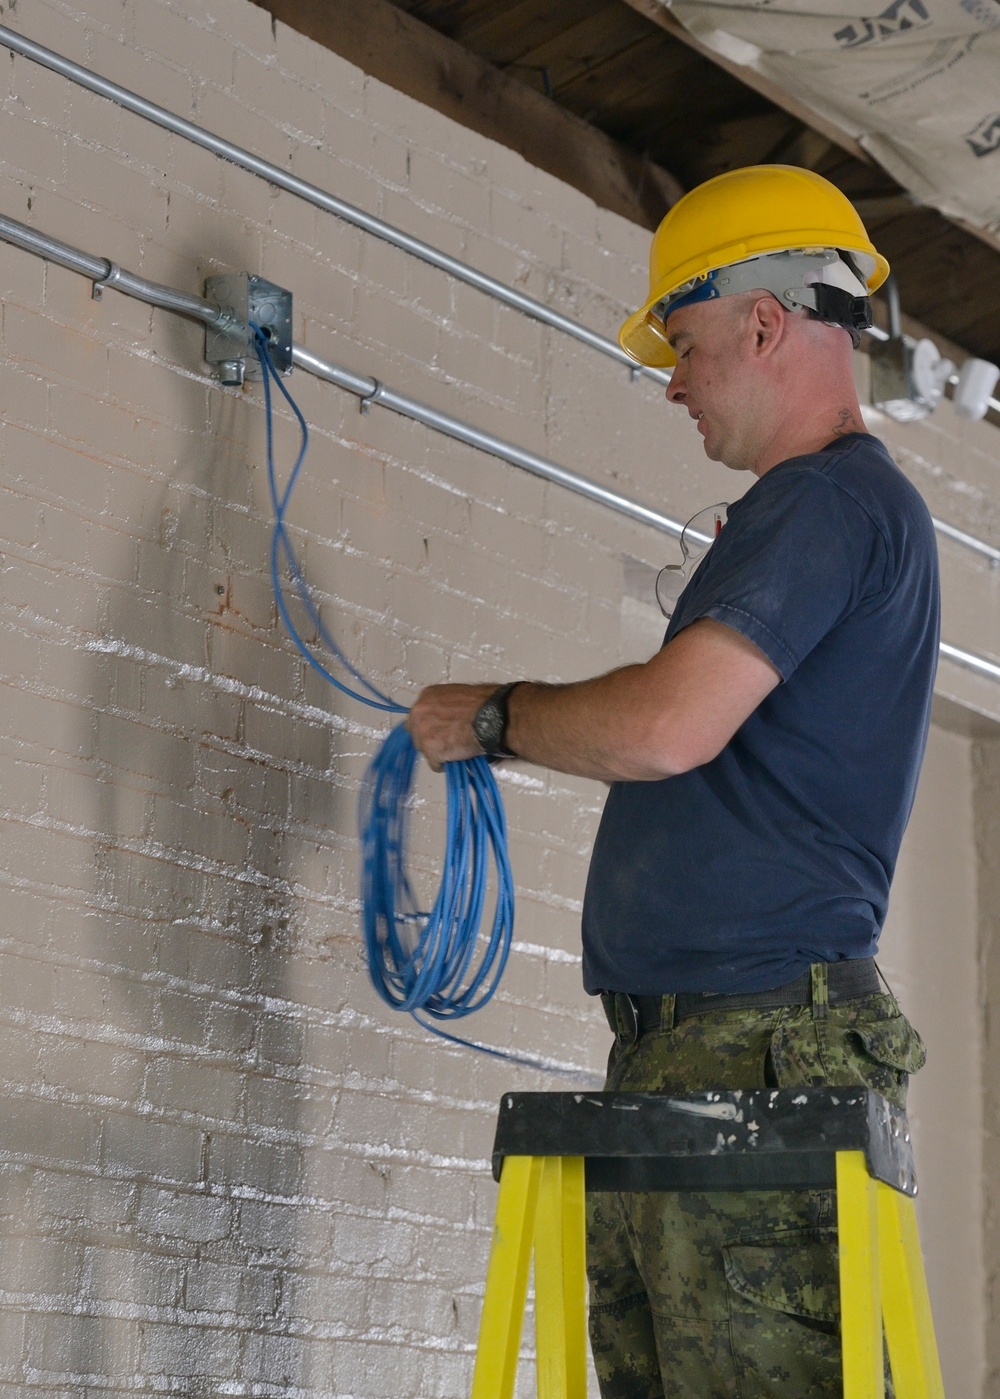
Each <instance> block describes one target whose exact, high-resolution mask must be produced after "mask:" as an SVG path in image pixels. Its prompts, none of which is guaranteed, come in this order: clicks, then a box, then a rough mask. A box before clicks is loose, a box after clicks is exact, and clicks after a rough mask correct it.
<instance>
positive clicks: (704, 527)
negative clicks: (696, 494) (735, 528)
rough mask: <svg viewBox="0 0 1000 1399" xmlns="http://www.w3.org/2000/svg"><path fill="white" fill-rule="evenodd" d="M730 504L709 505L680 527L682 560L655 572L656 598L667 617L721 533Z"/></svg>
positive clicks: (723, 502) (724, 502) (672, 613)
mask: <svg viewBox="0 0 1000 1399" xmlns="http://www.w3.org/2000/svg"><path fill="white" fill-rule="evenodd" d="M728 509H729V505H728V503H727V502H726V501H722V502H721V503H720V504H719V505H706V507H705V509H704V510H699V511H698V513H697V515H692V516H691V518H690V520H688V522H687V524H686V525H685V526H684V528H683V529H682V530H681V555H682V557H683V562H682V563H668V564H667V565H666V567H665V568H661V569H660V571H659V573H658V574H657V575H656V601H657V602H658V603H659V604H660V611H661V612H662V613H663V615H664V617H672V616H673V615H674V608H675V607H676V606H677V600H678V598H679V597H680V595H681V593H682V592H683V591H684V589H685V588H686V587H687V584H688V579H689V578H690V577H691V575H692V573H693V572H694V571H695V569H696V568H697V567H698V565H699V564H700V563H701V561H702V559H703V558H704V557H705V555H706V554H707V553H708V551H709V549H711V547H712V545H713V544H714V543H715V541H716V540H717V539H718V537H719V535H720V534H721V533H722V527H723V525H724V524H725V523H726V512H727V511H728Z"/></svg>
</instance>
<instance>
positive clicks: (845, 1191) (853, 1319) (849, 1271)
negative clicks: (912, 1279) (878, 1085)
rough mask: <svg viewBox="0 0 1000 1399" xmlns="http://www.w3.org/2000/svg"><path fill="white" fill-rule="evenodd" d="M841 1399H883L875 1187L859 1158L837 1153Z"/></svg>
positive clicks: (858, 1153) (854, 1154) (860, 1154)
mask: <svg viewBox="0 0 1000 1399" xmlns="http://www.w3.org/2000/svg"><path fill="white" fill-rule="evenodd" d="M837 1232H838V1245H839V1255H840V1337H841V1349H842V1352H843V1364H844V1399H885V1365H884V1360H883V1355H882V1299H881V1286H880V1279H879V1257H878V1212H877V1204H876V1192H875V1182H874V1180H872V1178H871V1176H870V1175H869V1174H868V1167H867V1165H866V1164H865V1158H864V1153H863V1152H861V1151H838V1152H837Z"/></svg>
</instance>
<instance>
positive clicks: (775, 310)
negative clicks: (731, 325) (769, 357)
mask: <svg viewBox="0 0 1000 1399" xmlns="http://www.w3.org/2000/svg"><path fill="white" fill-rule="evenodd" d="M785 316H786V312H785V308H784V307H783V306H782V305H781V303H780V302H779V301H778V299H777V297H774V296H771V295H770V294H768V295H767V296H761V297H758V298H757V300H756V301H755V302H754V304H753V307H752V309H751V312H750V325H751V330H752V332H753V344H754V349H755V350H756V351H757V353H758V354H770V353H771V351H772V350H774V349H775V348H776V347H777V345H778V344H779V343H780V341H781V340H782V339H783V338H784V333H785Z"/></svg>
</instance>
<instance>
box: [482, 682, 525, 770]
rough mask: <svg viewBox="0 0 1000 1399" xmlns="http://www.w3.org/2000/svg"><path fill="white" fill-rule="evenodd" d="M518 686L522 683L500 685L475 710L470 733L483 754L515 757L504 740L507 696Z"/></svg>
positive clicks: (505, 735) (505, 734)
mask: <svg viewBox="0 0 1000 1399" xmlns="http://www.w3.org/2000/svg"><path fill="white" fill-rule="evenodd" d="M520 684H522V681H520V680H512V681H511V682H510V684H509V685H501V686H500V688H499V689H498V690H494V691H493V693H492V695H490V697H489V699H485V700H483V702H482V704H481V705H480V706H479V708H478V709H477V710H476V713H475V717H474V718H473V720H472V732H473V733H474V734H475V735H476V738H477V740H478V742H479V746H480V747H481V748H482V750H483V752H484V753H487V754H500V755H501V756H502V757H504V758H514V757H516V756H517V755H516V754H515V753H514V751H513V749H510V748H508V747H507V745H506V743H505V741H504V740H505V739H506V737H507V719H508V715H507V696H508V695H509V694H510V692H511V690H513V689H514V688H515V686H517V685H520Z"/></svg>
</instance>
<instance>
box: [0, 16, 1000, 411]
mask: <svg viewBox="0 0 1000 1399" xmlns="http://www.w3.org/2000/svg"><path fill="white" fill-rule="evenodd" d="M0 44H4V45H5V46H6V47H7V48H9V49H10V50H11V51H12V52H13V53H19V54H21V55H22V57H24V58H30V59H31V60H32V61H33V62H35V63H39V64H41V65H42V66H43V67H45V68H49V69H51V71H52V72H54V73H58V74H60V76H61V77H64V78H68V79H69V80H70V81H71V82H75V83H78V84H79V85H80V86H81V87H85V88H87V89H88V90H89V91H90V92H94V93H96V94H97V95H98V96H100V97H106V98H107V99H108V100H109V101H111V102H115V103H117V104H118V106H120V107H123V108H125V109H126V110H127V111H130V112H133V113H135V115H136V116H140V117H144V118H145V119H146V120H147V121H151V122H154V123H155V124H156V125H157V126H162V127H164V128H165V130H167V131H172V132H174V134H175V135H177V136H183V137H184V138H185V140H188V141H191V142H193V143H194V144H195V145H197V146H201V147H202V148H203V149H204V150H207V151H212V152H213V154H215V155H217V156H220V157H221V158H222V159H223V160H228V161H231V162H232V164H234V165H238V166H240V167H241V168H242V169H244V170H248V171H249V172H250V173H251V174H254V175H259V176H260V177H261V179H264V180H267V181H269V183H271V184H273V185H277V186H278V187H279V188H280V189H284V190H287V192H288V193H289V194H294V195H296V196H298V198H300V199H304V200H306V201H307V202H309V203H310V204H314V205H316V207H317V208H319V209H324V210H325V211H326V212H327V213H330V214H335V215H337V217H338V218H342V219H344V221H345V222H347V223H353V224H354V225H355V226H356V227H358V228H362V229H364V230H365V232H366V233H371V234H373V235H374V236H375V237H376V238H382V239H384V240H385V241H386V242H387V243H392V244H393V245H394V246H395V247H397V248H401V249H402V250H403V251H404V252H408V253H411V254H412V255H413V256H414V257H418V258H420V259H422V260H423V261H424V262H428V263H430V264H431V266H432V267H439V268H440V269H441V270H442V271H443V272H447V273H449V275H451V276H452V277H455V278H456V280H458V281H462V282H467V283H468V284H469V285H470V286H473V287H476V288H478V290H479V291H482V292H484V293H485V294H486V295H487V296H492V297H494V298H496V300H498V301H502V302H504V303H505V304H506V305H508V306H512V307H514V309H515V310H518V311H522V312H523V313H524V314H525V315H527V316H532V317H533V318H534V319H535V320H539V321H542V322H544V323H545V324H546V325H550V326H552V327H553V328H554V329H556V330H561V331H563V332H564V334H566V335H571V336H572V337H573V338H574V339H575V340H580V341H582V342H583V343H584V344H585V345H589V346H590V347H591V348H592V349H595V350H598V351H599V352H600V353H601V354H605V355H609V356H610V357H611V358H612V359H615V360H617V361H618V362H619V363H620V364H624V365H626V366H627V368H628V369H630V370H631V372H632V374H633V376H636V377H638V376H639V375H643V376H645V377H646V378H649V379H653V380H655V381H656V382H657V383H659V384H669V383H670V371H669V370H666V369H654V368H652V367H650V366H649V365H644V364H637V363H636V362H635V361H634V360H633V359H631V358H630V357H629V356H628V355H626V354H625V352H624V350H622V348H621V346H620V345H618V344H617V343H616V342H615V341H614V340H609V339H608V338H607V336H604V335H599V334H598V333H597V331H595V330H590V329H589V328H588V327H587V326H585V325H581V324H580V323H579V322H578V321H574V320H572V319H571V318H570V317H569V316H563V315H561V314H560V313H559V312H558V311H553V310H552V309H551V307H548V306H546V305H545V304H544V302H541V301H536V300H535V298H534V297H531V296H526V295H525V293H524V292H519V291H517V290H516V289H515V288H514V287H509V286H507V285H506V283H504V282H499V281H497V280H496V278H494V277H490V276H488V275H487V274H486V273H485V272H480V271H479V270H478V269H477V268H475V267H472V266H470V265H469V264H468V263H465V262H461V261H460V260H459V259H458V258H454V257H452V256H451V255H450V254H449V253H446V252H443V251H442V250H441V249H440V248H435V247H434V246H433V245H432V244H430V243H425V242H423V240H422V239H420V238H414V237H413V236H412V235H411V234H409V233H405V232H404V231H403V230H402V229H400V228H395V227H394V226H393V225H392V224H388V223H385V222H384V220H382V219H379V218H376V217H375V216H374V215H373V214H367V213H365V211H364V210H363V209H359V208H357V206H356V205H354V204H349V203H348V202H347V201H346V200H344V199H338V198H337V196H336V195H333V194H330V193H329V192H328V191H327V190H323V189H320V188H319V186H318V185H313V184H310V183H309V182H308V181H306V180H300V179H297V178H296V176H294V175H290V174H289V173H288V172H287V171H286V170H282V168H281V167H280V166H278V165H273V164H272V163H271V162H270V161H268V160H263V159H262V158H261V157H260V156H256V155H254V154H253V152H252V151H248V150H245V149H244V148H243V147H242V146H237V145H234V144H233V142H231V141H227V140H225V139H224V138H223V137H221V136H216V135H215V134H214V133H213V132H211V131H206V130H205V128H204V127H201V126H197V125H196V124H195V123H194V122H190V121H187V120H186V119H185V118H184V117H180V116H178V115H177V114H176V112H171V111H169V110H168V109H167V108H166V107H160V106H159V105H158V104H157V103H155V102H150V101H149V100H148V99H147V98H145V97H140V96H139V94H138V93H135V92H132V91H131V90H130V89H129V88H125V87H121V86H120V85H119V84H118V83H113V82H112V81H111V80H110V79H109V78H102V77H101V76H100V75H99V74H97V73H94V72H92V71H91V70H90V69H89V68H84V67H83V66H82V65H81V64H79V63H74V62H73V61H72V59H69V58H64V57H63V55H62V54H58V53H56V52H55V50H53V49H48V48H46V47H45V46H44V45H43V44H37V43H35V42H34V40H32V39H28V38H26V37H25V36H24V35H22V34H18V33H16V32H15V31H14V30H13V29H8V28H7V26H6V25H2V24H0ZM890 314H891V307H890ZM868 334H869V335H871V336H872V337H873V338H874V339H876V340H888V339H889V334H888V332H886V331H884V330H882V329H880V328H879V327H878V326H871V327H870V328H869V331H868ZM948 382H949V384H956V383H957V382H958V375H957V374H953V375H952V376H951V378H950V379H949V380H948ZM987 402H988V403H989V406H990V407H991V408H992V409H993V410H994V411H995V412H998V413H1000V399H997V398H990V399H988V400H987Z"/></svg>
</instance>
